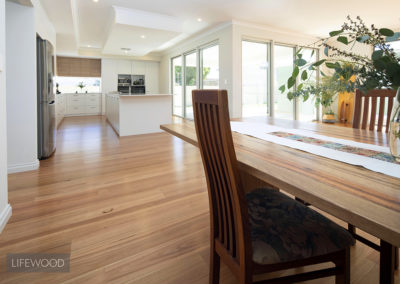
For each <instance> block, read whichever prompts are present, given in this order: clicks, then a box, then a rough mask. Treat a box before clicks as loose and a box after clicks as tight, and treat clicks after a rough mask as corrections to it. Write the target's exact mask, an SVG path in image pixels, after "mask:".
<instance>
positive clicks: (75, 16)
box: [40, 0, 400, 56]
mask: <svg viewBox="0 0 400 284" xmlns="http://www.w3.org/2000/svg"><path fill="white" fill-rule="evenodd" d="M40 1H41V3H42V5H43V7H44V9H45V10H46V13H47V14H48V16H49V18H50V20H51V21H52V23H53V24H54V27H55V29H56V31H57V49H58V50H59V51H60V52H61V53H74V52H75V53H76V52H77V51H78V50H88V49H95V50H97V51H100V52H101V53H103V54H112V55H131V56H142V55H145V54H148V53H150V52H159V51H162V50H164V49H166V48H168V47H170V46H171V45H173V44H174V43H176V42H178V41H179V40H183V39H184V38H186V37H188V36H190V35H193V34H195V33H197V32H199V31H201V30H202V29H205V28H209V27H211V26H214V25H216V24H218V23H221V22H226V21H230V20H238V21H244V22H250V23H256V24H261V25H267V26H271V27H275V28H279V29H285V30H290V31H294V32H300V33H304V34H309V35H315V36H323V35H326V34H327V32H329V31H331V30H334V29H338V28H340V25H341V24H342V23H343V21H344V20H345V17H346V16H347V15H352V16H353V17H355V16H357V15H359V16H361V17H362V18H363V19H364V20H365V21H366V23H367V24H371V23H374V24H375V25H376V26H378V27H388V28H393V29H395V30H400V14H399V11H400V1H399V0H381V1H376V0H374V1H372V0H351V1H349V0H335V1H322V0H184V1H182V0H146V1H143V0H140V1H139V0H98V2H97V3H95V2H94V1H93V0H40ZM143 15H144V16H143ZM198 18H201V19H202V21H201V22H199V21H198V20H197V19H198ZM142 35H145V37H146V38H145V39H143V38H141V36H142ZM89 46H90V47H89ZM121 48H130V49H131V51H130V52H129V54H126V53H125V52H124V51H122V50H121Z"/></svg>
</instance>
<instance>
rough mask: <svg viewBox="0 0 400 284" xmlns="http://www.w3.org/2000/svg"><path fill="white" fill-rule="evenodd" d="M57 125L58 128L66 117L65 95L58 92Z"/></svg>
mask: <svg viewBox="0 0 400 284" xmlns="http://www.w3.org/2000/svg"><path fill="white" fill-rule="evenodd" d="M55 100H56V102H55V103H56V125H57V128H58V126H59V125H60V123H61V121H62V120H63V119H64V116H65V95H64V94H57V95H56V98H55Z"/></svg>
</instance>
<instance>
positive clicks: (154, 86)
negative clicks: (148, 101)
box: [144, 62, 160, 94]
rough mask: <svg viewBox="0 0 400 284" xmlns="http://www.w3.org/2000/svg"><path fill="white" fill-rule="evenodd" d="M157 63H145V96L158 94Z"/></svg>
mask: <svg viewBox="0 0 400 284" xmlns="http://www.w3.org/2000/svg"><path fill="white" fill-rule="evenodd" d="M159 65H160V64H159V63H158V62H147V63H146V72H145V73H144V74H145V76H146V77H145V80H146V94H158V92H159V91H158V70H159Z"/></svg>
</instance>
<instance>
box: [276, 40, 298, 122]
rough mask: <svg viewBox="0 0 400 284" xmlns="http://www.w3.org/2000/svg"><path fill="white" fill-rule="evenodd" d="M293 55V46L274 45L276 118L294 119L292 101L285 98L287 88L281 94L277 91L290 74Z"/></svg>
mask: <svg viewBox="0 0 400 284" xmlns="http://www.w3.org/2000/svg"><path fill="white" fill-rule="evenodd" d="M294 55H295V48H294V47H290V46H283V45H275V46H274V79H275V80H274V117H277V118H284V119H294V101H290V100H289V99H288V98H287V93H288V90H286V91H285V93H283V94H282V93H281V91H279V87H280V86H282V85H283V84H286V81H287V79H288V78H289V77H290V76H291V75H292V72H293V65H294Z"/></svg>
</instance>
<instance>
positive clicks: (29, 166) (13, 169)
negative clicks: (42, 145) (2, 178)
mask: <svg viewBox="0 0 400 284" xmlns="http://www.w3.org/2000/svg"><path fill="white" fill-rule="evenodd" d="M38 168H39V160H36V161H34V162H32V163H26V164H14V165H9V166H8V169H7V170H8V173H9V174H14V173H20V172H27V171H34V170H37V169H38Z"/></svg>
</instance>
